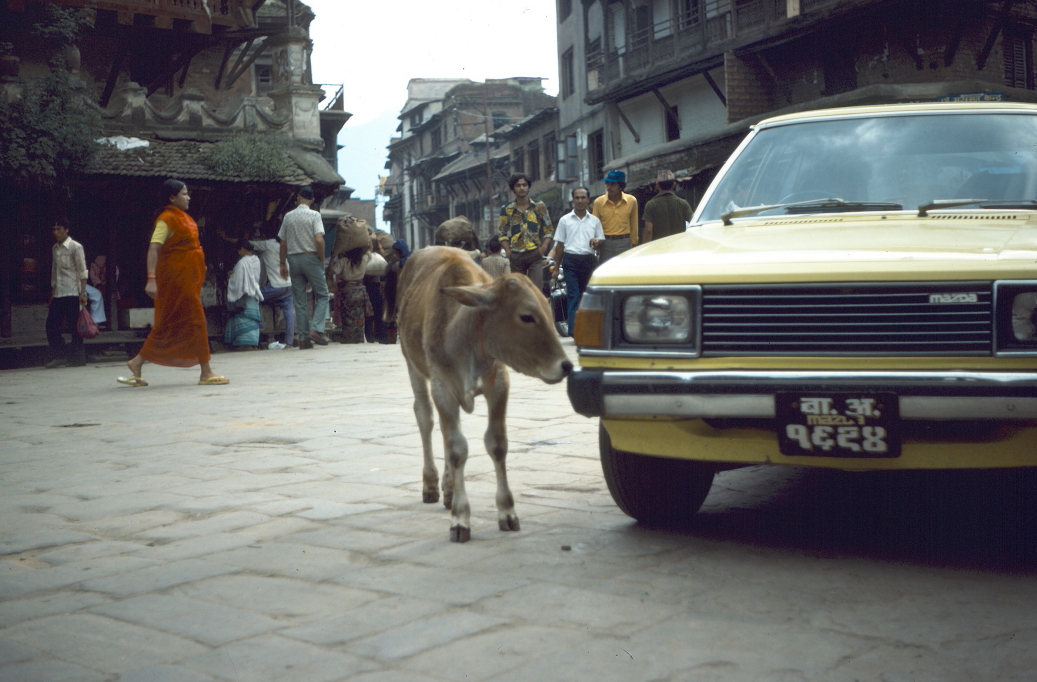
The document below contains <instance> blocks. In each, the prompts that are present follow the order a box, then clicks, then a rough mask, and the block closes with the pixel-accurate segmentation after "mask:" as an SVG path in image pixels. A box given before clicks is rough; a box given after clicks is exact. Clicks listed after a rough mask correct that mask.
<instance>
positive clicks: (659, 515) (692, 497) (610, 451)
mask: <svg viewBox="0 0 1037 682" xmlns="http://www.w3.org/2000/svg"><path fill="white" fill-rule="evenodd" d="M598 447H599V449H600V451H601V470H602V472H603V473H604V474H605V483H607V484H608V487H609V492H610V493H612V499H613V500H615V501H616V505H618V506H619V508H620V509H622V510H623V512H624V513H625V514H627V515H628V516H632V517H633V518H635V519H637V520H638V521H640V522H641V523H647V524H659V525H687V524H688V523H690V522H691V519H692V517H693V516H694V515H695V512H697V511H698V510H699V507H701V506H702V502H703V501H704V500H705V499H706V495H708V494H709V489H710V487H711V486H712V485H713V476H714V475H715V474H716V469H715V467H713V466H712V465H710V464H706V463H702V462H690V461H688V460H683V459H670V458H668V457H651V456H648V455H635V454H634V453H632V452H623V451H621V450H616V449H614V448H613V447H612V440H611V439H610V438H609V434H608V431H606V430H605V427H604V425H601V424H599V425H598Z"/></svg>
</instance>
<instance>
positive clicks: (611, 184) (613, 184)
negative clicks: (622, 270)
mask: <svg viewBox="0 0 1037 682" xmlns="http://www.w3.org/2000/svg"><path fill="white" fill-rule="evenodd" d="M604 180H605V194H602V195H601V196H600V197H598V198H597V199H595V200H594V208H593V209H592V212H593V213H594V215H595V216H597V217H598V220H600V221H601V226H602V228H603V229H604V230H605V244H604V246H602V247H601V263H605V261H607V260H609V259H610V258H614V257H616V256H618V255H619V254H621V253H623V252H624V251H629V250H630V249H631V248H632V247H634V246H637V199H636V198H634V197H633V196H632V195H630V194H627V193H626V192H624V191H623V190H625V189H626V186H627V174H626V173H624V172H623V171H618V170H610V171H609V172H608V174H607V175H606V176H605V178H604Z"/></svg>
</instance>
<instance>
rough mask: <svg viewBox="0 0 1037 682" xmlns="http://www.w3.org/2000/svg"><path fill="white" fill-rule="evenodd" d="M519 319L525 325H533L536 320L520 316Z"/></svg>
mask: <svg viewBox="0 0 1037 682" xmlns="http://www.w3.org/2000/svg"><path fill="white" fill-rule="evenodd" d="M519 319H520V320H522V321H523V322H525V323H526V324H533V323H534V322H536V319H535V318H534V317H533V316H532V315H522V316H520V317H519Z"/></svg>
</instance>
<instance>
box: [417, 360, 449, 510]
mask: <svg viewBox="0 0 1037 682" xmlns="http://www.w3.org/2000/svg"><path fill="white" fill-rule="evenodd" d="M407 371H408V372H409V373H410V386H411V389H412V390H413V391H414V416H415V418H417V420H418V431H419V432H420V433H421V450H422V452H423V453H424V455H425V465H424V468H423V469H422V474H421V501H422V502H426V503H433V502H438V501H439V471H438V470H437V469H436V460H435V457H434V456H433V453H432V426H433V422H432V400H431V399H430V397H429V392H428V380H427V379H425V377H423V376H421V373H420V372H418V371H417V370H416V369H414V366H413V365H412V364H411V363H410V362H409V361H408V362H407ZM447 506H448V507H449V506H450V505H449V504H448V505H447Z"/></svg>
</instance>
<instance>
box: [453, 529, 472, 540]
mask: <svg viewBox="0 0 1037 682" xmlns="http://www.w3.org/2000/svg"><path fill="white" fill-rule="evenodd" d="M471 539H472V529H471V528H468V527H467V526H452V527H451V528H450V542H468V541H469V540H471Z"/></svg>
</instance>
